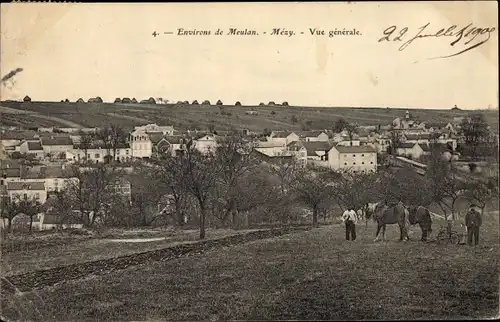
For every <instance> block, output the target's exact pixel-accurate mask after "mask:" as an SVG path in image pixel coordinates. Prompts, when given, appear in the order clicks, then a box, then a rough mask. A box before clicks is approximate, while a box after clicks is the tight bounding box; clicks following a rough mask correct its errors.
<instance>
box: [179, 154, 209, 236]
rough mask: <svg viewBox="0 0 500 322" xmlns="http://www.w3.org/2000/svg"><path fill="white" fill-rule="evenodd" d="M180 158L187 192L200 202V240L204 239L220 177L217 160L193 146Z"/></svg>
mask: <svg viewBox="0 0 500 322" xmlns="http://www.w3.org/2000/svg"><path fill="white" fill-rule="evenodd" d="M179 158H180V161H181V169H183V173H184V184H185V187H186V191H188V192H189V193H190V194H191V195H192V196H193V197H194V198H196V200H197V201H198V206H199V211H200V216H199V224H200V239H204V238H205V219H206V213H207V206H208V202H209V197H210V195H211V194H212V192H213V189H214V188H215V185H216V180H217V176H218V173H217V165H216V163H215V162H214V161H215V158H214V156H213V154H211V153H209V154H202V153H200V152H199V151H198V150H196V149H195V148H194V147H193V146H191V147H190V148H188V149H187V150H186V152H185V153H184V154H182V155H181V156H180V157H179Z"/></svg>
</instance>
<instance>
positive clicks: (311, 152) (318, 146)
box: [303, 142, 332, 156]
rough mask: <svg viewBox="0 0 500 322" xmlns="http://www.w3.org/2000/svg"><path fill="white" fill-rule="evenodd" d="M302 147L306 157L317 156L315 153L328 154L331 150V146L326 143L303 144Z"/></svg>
mask: <svg viewBox="0 0 500 322" xmlns="http://www.w3.org/2000/svg"><path fill="white" fill-rule="evenodd" d="M303 146H304V147H305V148H306V150H307V155H308V156H317V155H318V154H317V153H316V151H324V152H328V151H330V149H331V148H332V144H330V143H328V142H304V143H303Z"/></svg>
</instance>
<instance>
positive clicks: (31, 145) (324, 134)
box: [0, 112, 461, 229]
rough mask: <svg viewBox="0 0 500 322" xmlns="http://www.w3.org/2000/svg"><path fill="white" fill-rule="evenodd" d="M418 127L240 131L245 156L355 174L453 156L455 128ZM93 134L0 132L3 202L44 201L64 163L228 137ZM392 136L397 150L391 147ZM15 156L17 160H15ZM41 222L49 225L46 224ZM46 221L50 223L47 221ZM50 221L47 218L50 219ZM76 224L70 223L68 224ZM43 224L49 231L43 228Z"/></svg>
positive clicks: (408, 120)
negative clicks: (25, 162)
mask: <svg viewBox="0 0 500 322" xmlns="http://www.w3.org/2000/svg"><path fill="white" fill-rule="evenodd" d="M460 122H461V119H459V118H455V119H453V121H451V122H449V123H442V124H440V123H423V122H418V121H415V120H413V118H412V117H411V115H409V113H408V112H407V113H406V116H405V117H404V118H397V119H395V120H394V121H393V122H392V124H390V125H387V126H384V127H381V126H360V127H358V130H357V131H356V133H349V132H347V131H346V130H344V131H341V132H340V133H335V132H333V131H331V130H318V131H272V132H271V133H267V134H266V135H257V134H256V133H250V132H249V131H247V130H244V131H242V132H241V134H242V135H243V136H244V137H246V138H247V139H248V140H247V141H248V144H249V145H250V146H251V148H252V149H251V150H252V153H254V154H256V155H258V156H259V157H260V158H261V159H262V160H263V161H265V162H269V163H276V162H282V161H287V160H292V159H293V160H295V161H296V162H297V163H298V164H299V165H302V166H306V165H314V166H316V167H324V168H329V169H332V170H336V171H350V172H356V173H370V172H376V171H377V168H378V166H379V165H378V161H377V156H378V155H379V154H383V153H387V152H389V149H390V148H392V149H394V151H392V152H395V153H396V154H398V155H400V156H404V157H407V158H410V159H414V160H415V159H419V158H420V157H422V156H424V155H427V154H430V152H431V150H435V149H436V148H437V149H438V150H440V151H441V152H442V153H443V154H445V155H447V157H453V156H454V155H456V154H455V150H456V148H457V139H458V133H459V124H460ZM97 131H98V129H97V128H83V129H82V128H78V129H76V128H58V129H54V128H38V129H37V131H20V130H2V131H1V132H0V160H2V162H1V163H0V165H1V167H0V174H1V175H2V176H1V179H0V180H1V182H0V183H1V184H0V193H1V194H2V195H3V196H6V197H9V198H21V199H22V198H24V199H26V198H29V199H35V200H38V201H39V202H40V203H44V202H45V201H46V200H47V199H48V198H50V196H51V193H52V192H54V191H58V190H60V189H62V188H63V187H64V186H65V185H66V184H67V183H68V182H69V181H70V180H75V178H72V177H71V174H70V173H69V172H68V171H66V168H65V167H67V165H68V164H71V163H75V162H79V161H82V160H86V161H91V162H92V163H106V162H109V161H110V160H116V161H118V162H123V163H126V162H128V161H131V160H133V159H148V158H151V157H153V156H155V155H161V154H170V155H173V156H176V155H178V154H179V153H182V152H183V151H184V150H186V148H187V147H188V146H193V147H194V148H196V149H197V150H199V151H200V152H201V153H208V152H209V151H215V150H216V148H217V146H218V142H220V141H221V140H222V139H223V138H224V137H225V136H227V135H230V132H221V131H218V132H204V131H202V132H200V131H185V132H180V131H175V130H174V128H173V127H172V126H160V125H157V124H147V125H143V126H136V127H135V128H134V129H133V130H132V131H131V132H130V133H129V134H128V138H127V140H125V142H124V143H121V144H119V145H115V146H113V148H112V149H110V148H109V146H108V147H106V145H105V144H104V142H103V141H102V140H98V139H94V140H93V141H92V142H87V143H86V144H83V143H82V140H81V139H82V135H84V134H85V133H92V132H97ZM395 133H397V137H398V141H399V142H398V144H397V145H394V144H393V143H394V142H392V141H393V140H394V134H395ZM16 154H17V157H16ZM19 156H22V157H26V156H30V157H31V158H32V159H35V160H37V161H38V165H34V166H30V167H29V168H27V167H25V166H22V165H21V164H20V163H19V162H16V158H19ZM116 185H117V187H118V190H119V191H120V192H121V193H122V194H124V196H127V198H130V196H131V186H130V183H129V182H127V181H126V180H122V181H120V182H118V183H116ZM47 218H48V219H47ZM50 218H52V219H50ZM45 219H47V220H48V221H46V225H45V226H44V224H43V220H44V217H43V216H41V217H40V218H39V221H38V222H39V227H40V229H46V227H52V226H50V225H52V224H53V223H52V224H51V222H53V221H54V220H55V219H54V218H53V217H51V216H48V217H46V218H45ZM49 219H50V220H49ZM75 224H77V223H75ZM47 225H48V226H47Z"/></svg>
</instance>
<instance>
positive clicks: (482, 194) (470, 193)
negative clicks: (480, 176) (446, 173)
mask: <svg viewBox="0 0 500 322" xmlns="http://www.w3.org/2000/svg"><path fill="white" fill-rule="evenodd" d="M498 193H499V191H498V182H496V181H490V182H488V183H485V182H481V181H475V182H470V183H468V185H467V190H466V192H465V197H466V198H467V199H468V200H470V201H471V202H474V203H476V204H477V205H478V206H479V207H480V208H481V213H483V212H484V208H486V206H487V205H488V203H489V202H491V201H492V200H494V199H496V200H497V202H498V198H499V197H498Z"/></svg>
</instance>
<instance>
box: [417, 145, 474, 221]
mask: <svg viewBox="0 0 500 322" xmlns="http://www.w3.org/2000/svg"><path fill="white" fill-rule="evenodd" d="M452 166H453V164H452V163H451V162H449V161H447V160H445V159H444V158H443V156H442V154H441V153H440V152H439V151H438V150H433V151H432V152H431V156H430V161H429V164H428V167H427V170H426V173H425V177H426V178H427V180H428V181H427V186H428V191H429V192H430V195H431V199H432V200H433V201H434V202H435V203H436V204H438V205H439V207H440V208H441V210H442V211H443V214H444V215H445V217H446V218H448V215H447V211H446V208H447V209H448V210H450V212H451V218H452V220H455V217H456V213H455V206H456V203H457V201H458V200H459V199H460V198H461V196H462V195H463V194H464V191H465V189H466V186H465V184H464V183H463V182H462V181H461V179H460V178H459V177H458V176H457V174H456V171H455V170H454V169H453V168H452Z"/></svg>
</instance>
